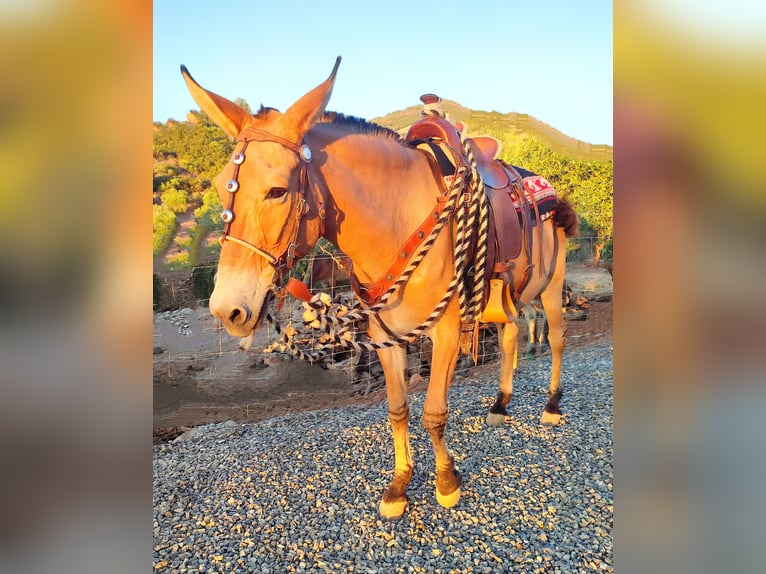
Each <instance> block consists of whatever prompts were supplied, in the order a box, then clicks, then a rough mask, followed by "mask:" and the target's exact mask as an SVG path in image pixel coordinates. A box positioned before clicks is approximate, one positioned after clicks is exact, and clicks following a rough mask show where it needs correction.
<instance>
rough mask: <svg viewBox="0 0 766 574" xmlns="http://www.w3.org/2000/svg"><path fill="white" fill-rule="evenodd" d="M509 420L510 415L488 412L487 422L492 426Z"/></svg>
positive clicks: (497, 425)
mask: <svg viewBox="0 0 766 574" xmlns="http://www.w3.org/2000/svg"><path fill="white" fill-rule="evenodd" d="M507 421H508V415H504V414H502V413H487V424H488V425H489V426H491V427H499V426H501V425H504V424H505V423H506V422H507Z"/></svg>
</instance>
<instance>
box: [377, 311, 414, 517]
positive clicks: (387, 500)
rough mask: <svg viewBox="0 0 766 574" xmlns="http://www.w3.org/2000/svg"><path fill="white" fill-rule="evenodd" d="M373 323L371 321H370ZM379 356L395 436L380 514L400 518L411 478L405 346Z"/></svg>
mask: <svg viewBox="0 0 766 574" xmlns="http://www.w3.org/2000/svg"><path fill="white" fill-rule="evenodd" d="M371 327H372V325H371ZM378 358H379V359H380V364H381V366H382V367H383V373H384V375H385V377H386V394H387V396H388V420H389V422H390V423H391V432H392V434H393V438H394V457H395V462H394V478H393V479H392V480H391V484H390V485H389V487H388V489H387V490H386V492H384V493H383V499H382V500H381V501H380V507H379V511H380V515H381V516H382V517H383V518H386V519H394V518H399V517H400V516H401V515H402V514H403V513H404V509H405V508H406V506H407V500H408V499H407V493H406V491H407V485H409V483H410V480H411V479H412V452H411V450H410V435H409V419H410V407H409V404H408V403H407V350H406V348H405V347H403V346H399V347H391V348H388V349H381V350H379V351H378Z"/></svg>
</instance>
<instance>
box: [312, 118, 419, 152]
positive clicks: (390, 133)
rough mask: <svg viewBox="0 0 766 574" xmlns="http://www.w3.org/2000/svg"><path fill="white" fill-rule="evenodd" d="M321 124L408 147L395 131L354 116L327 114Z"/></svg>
mask: <svg viewBox="0 0 766 574" xmlns="http://www.w3.org/2000/svg"><path fill="white" fill-rule="evenodd" d="M319 122H320V123H326V124H333V125H336V126H339V127H343V128H345V129H346V130H347V131H348V132H349V133H353V134H362V135H371V136H381V137H384V138H388V139H391V140H394V141H396V142H398V143H400V144H402V145H406V144H405V141H404V139H403V138H402V137H401V136H400V135H399V134H398V133H396V132H395V131H394V130H392V129H389V128H386V127H383V126H381V125H378V124H376V123H373V122H369V121H367V120H363V119H361V118H357V117H354V116H347V115H344V114H341V113H338V112H325V114H324V117H323V118H321V119H320V120H319Z"/></svg>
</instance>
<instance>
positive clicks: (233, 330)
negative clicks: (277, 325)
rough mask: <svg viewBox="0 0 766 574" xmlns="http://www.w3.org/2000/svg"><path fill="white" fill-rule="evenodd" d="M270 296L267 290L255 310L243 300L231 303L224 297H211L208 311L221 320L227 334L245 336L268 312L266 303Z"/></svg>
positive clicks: (255, 327) (256, 326) (257, 325)
mask: <svg viewBox="0 0 766 574" xmlns="http://www.w3.org/2000/svg"><path fill="white" fill-rule="evenodd" d="M272 296H273V294H272V293H271V292H267V293H266V294H265V296H264V298H263V301H262V302H261V304H260V305H259V306H258V308H257V309H256V310H255V311H254V310H253V308H252V307H251V306H250V304H249V303H247V302H245V301H240V302H239V303H238V304H232V303H231V302H227V301H226V300H225V299H224V300H221V299H219V298H217V297H211V298H210V312H211V313H212V314H213V316H214V317H216V318H217V319H218V320H219V321H220V322H221V324H222V325H223V326H224V327H225V328H226V330H227V331H228V332H229V334H231V335H233V336H235V337H247V336H249V335H250V334H251V333H252V332H253V331H254V330H255V329H257V328H258V327H260V326H261V324H262V323H263V320H264V319H265V318H266V315H267V314H268V305H269V302H270V301H271V298H272Z"/></svg>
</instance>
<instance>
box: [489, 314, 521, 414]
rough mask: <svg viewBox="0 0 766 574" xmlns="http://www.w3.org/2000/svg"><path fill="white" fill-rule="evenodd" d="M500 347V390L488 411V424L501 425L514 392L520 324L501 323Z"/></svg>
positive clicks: (499, 326)
mask: <svg viewBox="0 0 766 574" xmlns="http://www.w3.org/2000/svg"><path fill="white" fill-rule="evenodd" d="M498 328H499V329H500V349H501V351H502V359H501V367H500V390H499V391H498V393H497V399H495V404H494V405H492V406H491V407H490V409H489V412H488V413H487V424H488V425H489V426H499V425H501V424H503V423H504V422H505V421H506V420H508V411H506V410H505V407H507V406H508V403H509V402H510V401H511V395H512V394H513V370H514V369H515V368H516V351H517V346H518V336H519V326H518V325H517V324H516V323H505V324H499V325H498Z"/></svg>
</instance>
